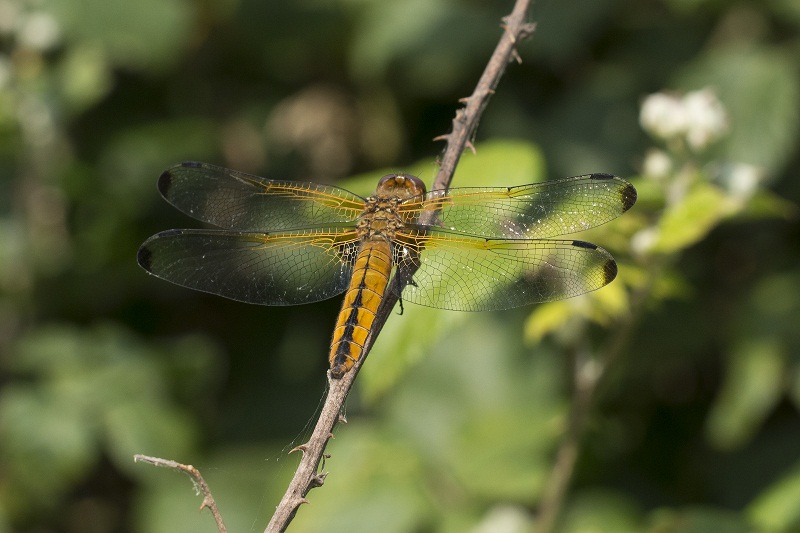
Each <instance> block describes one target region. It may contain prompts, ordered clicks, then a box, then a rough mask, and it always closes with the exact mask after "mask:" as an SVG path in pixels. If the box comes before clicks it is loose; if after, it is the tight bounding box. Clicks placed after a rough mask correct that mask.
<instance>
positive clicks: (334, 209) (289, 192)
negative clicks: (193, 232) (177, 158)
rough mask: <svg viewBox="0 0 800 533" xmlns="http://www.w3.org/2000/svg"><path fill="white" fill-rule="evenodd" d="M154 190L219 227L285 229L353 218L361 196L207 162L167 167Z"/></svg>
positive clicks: (170, 201) (176, 205) (359, 212)
mask: <svg viewBox="0 0 800 533" xmlns="http://www.w3.org/2000/svg"><path fill="white" fill-rule="evenodd" d="M158 190H159V192H160V193H161V195H162V196H163V197H164V199H165V200H167V201H168V202H169V203H171V204H172V205H173V206H175V207H176V208H178V209H179V210H181V211H183V212H184V213H186V214H187V215H189V216H191V217H193V218H196V219H197V220H201V221H203V222H208V223H209V224H213V225H215V226H218V227H220V228H226V229H233V230H240V231H284V230H292V229H297V228H307V227H319V226H327V225H338V224H344V223H348V222H353V221H355V220H356V219H357V218H358V216H359V215H360V214H361V212H362V211H363V209H364V199H363V198H360V197H359V196H356V195H355V194H352V193H351V192H349V191H346V190H344V189H340V188H339V187H334V186H331V185H320V184H318V183H310V182H296V181H279V180H270V179H267V178H262V177H259V176H253V175H251V174H246V173H244V172H238V171H236V170H230V169H227V168H222V167H217V166H214V165H209V164H206V163H195V162H186V163H181V164H179V165H175V166H173V167H171V168H169V169H167V170H165V171H164V172H163V173H162V174H161V176H160V177H159V179H158Z"/></svg>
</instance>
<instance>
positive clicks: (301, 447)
mask: <svg viewBox="0 0 800 533" xmlns="http://www.w3.org/2000/svg"><path fill="white" fill-rule="evenodd" d="M297 451H301V452H303V454H304V455H305V453H306V452H307V451H308V444H300V445H299V446H295V447H294V448H292V449H291V450H289V453H293V452H297Z"/></svg>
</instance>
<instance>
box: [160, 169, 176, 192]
mask: <svg viewBox="0 0 800 533" xmlns="http://www.w3.org/2000/svg"><path fill="white" fill-rule="evenodd" d="M172 178H173V175H172V169H167V170H165V171H164V172H162V173H161V175H160V176H159V177H158V192H159V193H161V196H163V197H164V198H167V197H168V195H169V190H170V189H171V188H172Z"/></svg>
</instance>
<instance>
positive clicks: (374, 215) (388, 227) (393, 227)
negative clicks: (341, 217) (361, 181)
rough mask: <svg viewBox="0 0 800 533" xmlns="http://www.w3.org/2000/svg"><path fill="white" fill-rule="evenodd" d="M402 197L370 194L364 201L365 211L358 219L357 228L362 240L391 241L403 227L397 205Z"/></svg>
mask: <svg viewBox="0 0 800 533" xmlns="http://www.w3.org/2000/svg"><path fill="white" fill-rule="evenodd" d="M400 203H401V200H400V198H396V197H395V198H378V197H376V196H370V197H369V198H367V200H366V202H365V203H364V212H363V213H362V214H361V217H360V218H359V220H358V225H357V226H356V230H357V231H358V236H359V237H360V238H361V239H362V240H376V239H380V240H386V241H391V240H392V239H394V237H395V233H397V231H398V230H399V229H401V228H402V227H403V219H402V218H401V217H400V213H399V212H398V209H397V207H398V206H399V205H400Z"/></svg>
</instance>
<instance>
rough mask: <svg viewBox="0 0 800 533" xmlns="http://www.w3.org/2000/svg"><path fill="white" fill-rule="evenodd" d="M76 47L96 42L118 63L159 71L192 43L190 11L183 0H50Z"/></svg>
mask: <svg viewBox="0 0 800 533" xmlns="http://www.w3.org/2000/svg"><path fill="white" fill-rule="evenodd" d="M46 6H47V9H48V10H49V11H50V12H51V13H52V14H53V15H54V16H55V17H56V19H57V20H58V21H59V23H60V24H61V26H62V28H63V30H64V33H65V34H66V36H67V38H68V39H69V40H70V41H72V42H74V43H76V44H77V45H81V44H86V43H98V44H99V45H100V46H101V47H102V49H103V51H104V53H105V54H107V56H108V57H109V58H110V60H111V62H112V63H113V64H114V65H121V66H126V67H134V68H141V69H144V70H161V69H163V68H165V67H167V66H169V65H170V64H171V63H172V62H173V61H175V60H176V59H177V58H178V57H179V55H180V54H181V52H182V51H183V50H184V49H185V47H186V46H187V45H188V41H189V37H190V30H191V25H192V22H193V21H192V8H191V6H190V4H189V3H188V2H186V1H184V0H139V1H137V2H109V1H107V0H47V2H46Z"/></svg>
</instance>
